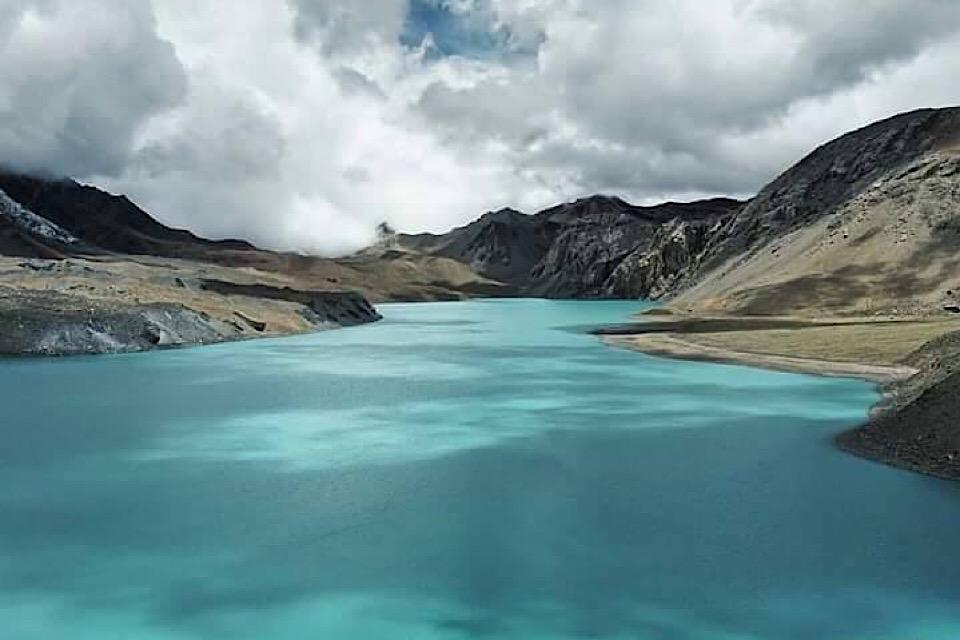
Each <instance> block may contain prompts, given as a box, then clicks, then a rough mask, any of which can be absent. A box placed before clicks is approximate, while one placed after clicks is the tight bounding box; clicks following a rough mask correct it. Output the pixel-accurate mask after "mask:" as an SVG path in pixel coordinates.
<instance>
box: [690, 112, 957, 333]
mask: <svg viewBox="0 0 960 640" xmlns="http://www.w3.org/2000/svg"><path fill="white" fill-rule="evenodd" d="M958 154H960V109H958V108H953V109H940V110H924V111H917V112H912V113H908V114H904V115H901V116H897V117H894V118H891V119H889V120H885V121H883V122H879V123H877V124H874V125H871V126H869V127H866V128H865V129H862V130H860V131H856V132H854V133H851V134H848V135H846V136H843V137H842V138H839V139H838V140H835V141H833V142H831V143H828V144H826V145H824V146H823V147H821V148H820V149H818V150H817V151H815V152H814V153H812V154H811V155H810V156H808V157H807V158H805V159H804V160H803V161H801V162H800V163H799V164H797V165H796V166H794V167H793V168H791V169H790V170H789V171H787V172H786V173H784V174H783V175H782V176H780V177H779V178H778V179H777V180H775V181H774V182H773V183H771V184H770V185H769V186H768V187H766V188H765V189H764V190H763V191H762V192H761V193H760V195H758V196H757V198H755V199H754V200H753V201H751V203H750V204H749V205H747V206H746V207H744V209H743V210H742V211H741V212H740V213H738V214H737V215H736V216H735V217H734V218H733V219H732V220H731V221H730V222H729V223H728V224H727V225H726V226H725V227H724V228H723V229H722V230H721V231H719V232H718V233H717V234H716V235H715V236H714V237H712V238H711V239H710V240H709V242H708V245H707V247H706V249H705V251H704V252H703V253H702V254H701V255H700V256H699V257H698V259H697V261H696V262H695V263H693V264H692V265H690V266H689V267H688V268H687V274H686V278H685V281H684V283H685V284H686V285H688V286H689V289H688V290H686V291H685V292H684V293H682V294H681V295H680V296H679V297H678V298H677V299H676V300H675V301H674V302H673V306H674V307H675V308H676V309H678V310H684V311H694V312H710V313H716V312H722V313H734V314H796V315H821V314H860V313H895V314H901V315H906V314H913V315H929V314H936V313H943V309H944V307H945V306H952V305H951V302H950V301H951V299H952V297H953V293H952V292H954V291H955V290H956V291H960V265H958V263H957V260H956V259H955V256H954V254H955V253H956V251H957V250H958V249H960V233H958V229H960V170H958V162H960V161H958Z"/></svg>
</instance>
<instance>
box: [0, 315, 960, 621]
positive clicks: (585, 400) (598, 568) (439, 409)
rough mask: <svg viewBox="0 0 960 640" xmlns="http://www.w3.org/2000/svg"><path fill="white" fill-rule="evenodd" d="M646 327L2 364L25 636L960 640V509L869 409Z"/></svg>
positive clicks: (421, 328)
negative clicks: (686, 353)
mask: <svg viewBox="0 0 960 640" xmlns="http://www.w3.org/2000/svg"><path fill="white" fill-rule="evenodd" d="M639 308H640V305H638V303H635V302H553V301H537V300H505V301H472V302H463V303H437V304H422V305H385V306H383V307H382V309H381V310H382V312H383V313H384V315H385V317H386V318H385V320H384V321H383V322H381V323H378V324H375V325H368V326H363V327H357V328H352V329H345V330H341V331H332V332H327V333H321V334H317V335H311V336H303V337H295V338H288V339H281V340H263V341H254V342H246V343H234V344H226V345H218V346H212V347H205V348H201V349H189V350H180V351H165V352H156V353H148V354H134V355H124V356H103V357H93V358H75V359H61V360H6V361H2V362H0V389H2V391H0V398H2V400H3V402H2V404H0V638H4V639H6V638H10V639H11V640H60V639H70V640H75V639H82V640H88V639H89V640H113V639H116V640H139V639H149V640H195V639H208V638H209V639H221V638H222V639H230V640H235V639H240V640H246V639H253V638H256V639H261V638H262V639H269V640H287V639H294V638H297V639H300V638H311V639H313V638H317V639H341V638H342V639H346V640H381V639H391V640H392V639H397V640H440V639H443V640H456V639H462V638H481V639H485V638H495V639H499V638H516V639H529V640H547V639H549V640H568V639H575V638H589V639H597V638H600V639H608V638H609V639H621V638H639V639H653V640H733V639H737V640H745V639H751V640H753V639H764V640H767V639H787V640H793V639H796V640H817V639H821V638H823V639H831V640H832V639H836V640H859V639H870V640H941V639H942V640H947V639H949V640H955V639H956V638H958V637H960V484H953V483H949V482H944V481H939V480H935V479H930V478H926V477H922V476H919V475H913V474H909V473H905V472H900V471H896V470H893V469H888V468H886V467H883V466H880V465H876V464H873V463H870V462H865V461H863V460H859V459H857V458H854V457H850V456H847V455H845V454H843V453H841V452H839V451H837V450H836V449H834V448H833V446H832V444H831V437H832V436H833V435H834V434H836V433H838V432H839V431H841V430H842V429H844V428H847V427H850V426H853V425H855V424H857V423H858V422H860V421H862V420H863V419H864V417H865V416H866V413H867V411H868V409H869V407H870V406H871V405H872V404H873V403H874V402H875V401H876V400H877V397H878V396H877V392H876V390H875V389H874V387H873V386H872V385H869V384H866V383H863V382H858V381H854V380H838V379H827V378H817V377H810V376H800V375H791V374H780V373H771V372H766V371H761V370H755V369H748V368H741V367H730V366H719V365H710V364H701V363H692V362H678V361H671V360H665V359H657V358H651V357H647V356H642V355H639V354H635V353H630V352H627V351H621V350H618V349H613V348H610V347H606V346H604V345H603V344H602V343H601V342H600V341H599V340H598V339H597V338H595V337H593V336H592V335H589V334H587V333H585V328H587V327H590V326H595V325H599V324H604V323H619V322H623V321H625V320H626V319H627V318H628V316H629V314H630V313H632V312H634V311H637V310H638V309H639Z"/></svg>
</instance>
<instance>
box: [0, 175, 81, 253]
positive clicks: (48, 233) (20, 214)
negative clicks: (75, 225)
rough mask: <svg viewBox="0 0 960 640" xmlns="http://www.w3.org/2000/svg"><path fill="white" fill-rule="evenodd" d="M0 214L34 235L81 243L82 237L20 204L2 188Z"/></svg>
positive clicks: (55, 240) (64, 242) (70, 243)
mask: <svg viewBox="0 0 960 640" xmlns="http://www.w3.org/2000/svg"><path fill="white" fill-rule="evenodd" d="M0 216H5V217H6V218H8V219H9V220H11V221H12V222H13V223H14V224H15V225H16V226H18V227H20V228H21V229H23V230H24V231H26V232H28V233H30V234H32V235H34V236H40V237H42V238H46V239H47V240H52V241H54V242H59V243H60V244H65V245H74V244H79V243H80V239H79V238H77V237H76V236H74V235H72V234H71V233H70V232H69V231H67V230H66V229H64V228H63V227H61V226H59V225H56V224H54V223H52V222H50V221H49V220H47V219H46V218H44V217H43V216H38V215H37V214H35V213H34V212H33V211H30V210H29V209H25V208H24V207H22V206H20V204H19V203H18V202H16V201H15V200H13V199H12V198H11V197H10V196H8V195H7V194H6V193H5V192H4V191H3V190H2V189H0Z"/></svg>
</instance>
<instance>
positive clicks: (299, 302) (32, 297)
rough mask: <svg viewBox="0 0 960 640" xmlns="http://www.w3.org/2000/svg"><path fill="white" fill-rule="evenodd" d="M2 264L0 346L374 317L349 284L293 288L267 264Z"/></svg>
mask: <svg viewBox="0 0 960 640" xmlns="http://www.w3.org/2000/svg"><path fill="white" fill-rule="evenodd" d="M0 274H2V282H3V285H2V286H0V355H6V356H21V355H30V356H41V355H55V356H63V355H79V354H97V353H124V352H132V351H146V350H149V349H157V348H171V347H183V346H194V345H202V344H211V343H216V342H225V341H230V340H244V339H249V338H256V337H266V336H283V335H291V334H298V333H306V332H311V331H320V330H324V329H332V328H338V327H344V326H352V325H357V324H362V323H366V322H374V321H376V320H379V319H380V315H379V314H378V313H377V312H376V310H375V309H374V308H373V306H372V305H371V304H370V303H369V302H368V301H367V300H366V298H364V296H363V295H361V294H360V293H358V292H356V291H337V290H316V291H309V290H300V289H294V288H291V287H290V286H289V285H285V284H284V283H283V282H282V281H275V280H276V278H274V277H271V276H270V275H269V274H258V273H256V272H253V271H245V272H237V271H236V270H234V269H229V268H222V267H219V268H218V267H211V266H206V265H204V266H198V265H196V264H193V263H190V262H186V261H164V262H152V263H142V262H139V261H137V260H135V259H130V258H125V259H122V260H81V259H67V260H18V259H12V258H0ZM201 274H202V275H205V276H207V277H206V278H204V277H198V276H200V275H201ZM210 276H215V277H210Z"/></svg>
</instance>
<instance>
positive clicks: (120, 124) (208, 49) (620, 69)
mask: <svg viewBox="0 0 960 640" xmlns="http://www.w3.org/2000/svg"><path fill="white" fill-rule="evenodd" d="M225 16H229V19H225ZM957 60H960V2H957V1H956V0H914V1H913V2H909V3H907V2H903V1H902V0H859V1H856V2H855V1H854V0H711V2H703V1H702V0H673V1H671V2H662V1H660V0H591V1H590V2H586V1H583V0H363V1H362V2H361V1H358V0H286V1H285V2H278V1H277V0H244V2H242V3H239V2H229V1H228V0H72V1H67V0H0V164H7V165H13V166H15V167H18V168H25V169H31V170H38V171H48V172H54V173H66V174H72V175H74V176H75V177H77V178H79V179H82V180H84V179H85V180H88V181H93V182H96V183H97V184H100V185H101V186H104V187H107V188H110V189H111V190H114V191H121V192H126V193H128V194H130V195H131V196H132V197H133V198H134V199H136V200H137V201H138V202H140V203H141V204H143V205H144V206H145V207H146V208H147V209H148V210H150V211H151V212H152V213H154V214H155V215H157V216H158V217H160V218H161V219H162V220H164V221H165V222H169V223H171V224H176V225H178V226H186V227H189V228H191V229H193V230H195V231H198V232H200V233H203V234H206V235H214V236H245V237H248V238H251V239H253V240H254V241H256V242H259V243H261V244H263V245H265V246H270V247H280V248H285V249H287V248H292V249H299V250H305V251H319V252H327V253H331V252H343V251H348V250H350V249H355V248H358V247H359V246H360V245H362V244H363V243H365V242H368V241H370V240H372V239H373V238H374V237H375V234H374V228H375V226H376V224H377V223H379V222H380V221H382V220H388V221H389V222H390V223H391V225H393V226H394V227H397V228H399V229H403V230H410V231H419V230H424V229H429V230H435V231H439V230H445V229H447V228H449V227H450V226H453V225H456V224H461V223H463V222H465V221H466V220H468V219H470V218H472V217H474V216H475V215H476V214H477V213H479V212H481V211H484V210H489V209H496V208H500V207H503V206H514V207H517V208H522V209H525V210H528V211H530V210H535V209H537V208H540V207H544V206H547V205H551V204H554V203H556V202H557V201H560V200H566V199H572V198H576V197H580V196H583V195H587V194H589V193H592V192H607V193H616V194H620V195H622V196H624V197H626V198H628V199H632V200H635V201H645V202H649V201H652V200H657V199H666V198H685V197H698V196H707V195H720V194H730V195H738V196H740V195H749V194H750V193H751V192H752V191H754V190H756V189H758V188H759V187H761V186H762V185H763V184H764V183H765V182H766V181H767V180H769V179H771V178H773V177H774V176H775V175H776V174H777V173H778V172H779V171H781V170H782V169H784V168H786V166H788V165H789V164H791V163H792V162H794V161H796V160H797V159H798V158H799V157H800V156H802V155H803V154H804V153H806V152H807V151H809V150H810V149H812V148H813V147H814V146H816V145H817V144H820V143H822V142H824V141H826V140H827V139H829V138H831V137H834V136H836V135H838V134H841V133H843V132H845V131H847V130H850V129H852V128H855V127H858V126H862V125H864V124H867V123H868V122H870V121H872V120H875V119H879V118H881V117H886V116H889V115H891V114H893V113H896V112H899V111H905V110H908V109H914V108H919V107H930V106H943V105H946V104H956V103H960V84H958V83H957V82H956V78H957V74H958V70H960V69H958V63H957Z"/></svg>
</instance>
